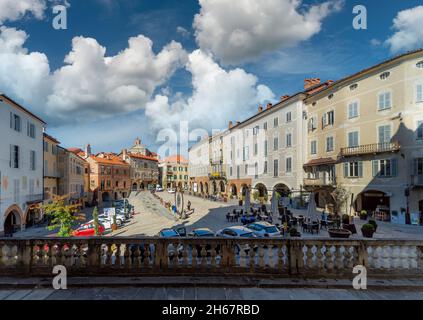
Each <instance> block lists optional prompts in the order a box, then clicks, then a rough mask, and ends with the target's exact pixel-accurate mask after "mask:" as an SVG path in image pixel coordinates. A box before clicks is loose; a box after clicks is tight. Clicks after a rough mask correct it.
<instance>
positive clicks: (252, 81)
mask: <svg viewBox="0 0 423 320" xmlns="http://www.w3.org/2000/svg"><path fill="white" fill-rule="evenodd" d="M186 69H187V70H188V71H189V72H190V73H191V75H192V86H193V93H192V95H191V96H190V97H188V98H184V97H181V96H179V95H176V97H169V96H166V95H163V94H159V95H156V96H155V98H154V99H153V100H152V101H151V102H150V103H148V104H147V106H146V116H147V117H148V118H149V119H150V120H151V124H152V125H153V126H154V127H155V128H157V129H160V128H171V127H177V126H178V124H179V122H180V121H189V124H190V126H191V127H194V128H195V127H200V128H204V129H220V128H223V127H225V126H226V125H227V121H228V120H234V121H236V120H242V119H244V118H245V117H246V116H248V115H250V114H251V111H252V110H255V109H256V108H257V105H258V103H261V102H263V101H269V100H273V99H274V94H273V93H272V91H271V90H270V89H269V88H268V87H266V86H264V85H260V84H258V79H257V78H256V77H255V76H254V75H252V74H249V73H247V72H245V71H244V70H243V69H240V68H237V69H232V70H229V71H226V70H224V69H223V68H222V67H220V66H219V65H218V64H217V63H216V62H215V61H214V60H213V58H212V56H211V55H210V54H207V53H204V52H203V51H201V50H196V51H194V52H192V53H191V54H190V55H189V59H188V63H187V65H186Z"/></svg>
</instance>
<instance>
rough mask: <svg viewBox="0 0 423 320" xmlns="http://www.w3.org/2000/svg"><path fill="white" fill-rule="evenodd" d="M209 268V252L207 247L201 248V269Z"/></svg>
mask: <svg viewBox="0 0 423 320" xmlns="http://www.w3.org/2000/svg"><path fill="white" fill-rule="evenodd" d="M206 266H207V251H206V245H204V244H203V245H202V246H201V267H202V268H205V267H206Z"/></svg>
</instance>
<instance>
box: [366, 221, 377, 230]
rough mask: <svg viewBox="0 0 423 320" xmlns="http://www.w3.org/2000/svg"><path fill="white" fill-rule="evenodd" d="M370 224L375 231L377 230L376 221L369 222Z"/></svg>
mask: <svg viewBox="0 0 423 320" xmlns="http://www.w3.org/2000/svg"><path fill="white" fill-rule="evenodd" d="M368 224H371V225H372V226H373V228H374V229H375V230H376V229H377V223H376V221H375V220H369V223H368Z"/></svg>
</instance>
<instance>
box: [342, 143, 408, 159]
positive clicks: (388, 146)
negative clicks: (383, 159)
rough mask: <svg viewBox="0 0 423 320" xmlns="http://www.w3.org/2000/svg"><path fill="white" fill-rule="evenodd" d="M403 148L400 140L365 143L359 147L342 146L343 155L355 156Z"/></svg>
mask: <svg viewBox="0 0 423 320" xmlns="http://www.w3.org/2000/svg"><path fill="white" fill-rule="evenodd" d="M400 149H401V146H400V144H399V142H398V141H394V142H385V143H373V144H365V145H360V146H357V147H347V148H341V152H340V156H341V157H354V156H361V155H369V154H378V153H386V152H396V151H399V150H400Z"/></svg>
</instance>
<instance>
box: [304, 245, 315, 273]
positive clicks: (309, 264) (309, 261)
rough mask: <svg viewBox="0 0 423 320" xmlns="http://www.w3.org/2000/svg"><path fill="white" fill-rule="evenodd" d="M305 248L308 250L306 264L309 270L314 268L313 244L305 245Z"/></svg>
mask: <svg viewBox="0 0 423 320" xmlns="http://www.w3.org/2000/svg"><path fill="white" fill-rule="evenodd" d="M304 247H305V248H304V250H306V252H305V255H304V257H305V262H304V265H305V266H306V267H307V270H312V269H313V257H314V254H313V245H306V246H304Z"/></svg>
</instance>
